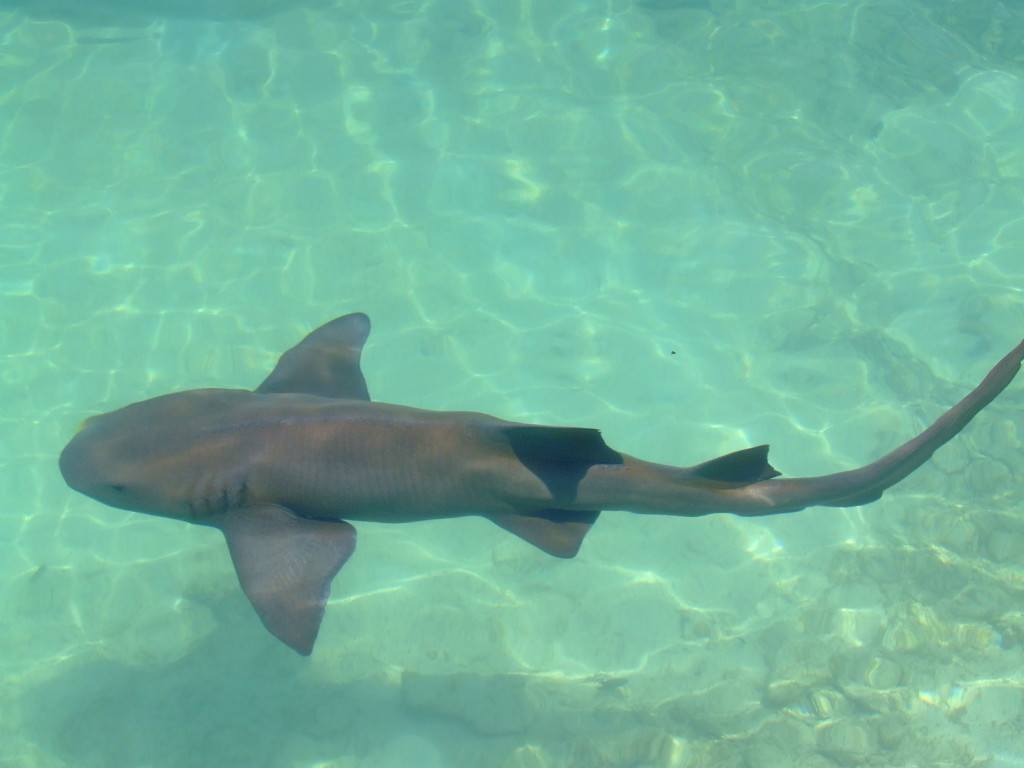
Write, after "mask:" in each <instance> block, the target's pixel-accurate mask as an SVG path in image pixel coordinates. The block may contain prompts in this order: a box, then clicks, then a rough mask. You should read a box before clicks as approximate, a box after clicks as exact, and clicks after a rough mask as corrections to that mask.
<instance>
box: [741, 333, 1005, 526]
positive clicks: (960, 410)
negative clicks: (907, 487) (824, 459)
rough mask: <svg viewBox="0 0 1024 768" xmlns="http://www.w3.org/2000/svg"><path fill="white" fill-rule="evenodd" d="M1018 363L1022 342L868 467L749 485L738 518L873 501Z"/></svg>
mask: <svg viewBox="0 0 1024 768" xmlns="http://www.w3.org/2000/svg"><path fill="white" fill-rule="evenodd" d="M1022 359H1024V341H1022V342H1021V343H1020V344H1018V345H1017V346H1016V347H1014V348H1013V350H1011V351H1010V352H1009V354H1007V355H1006V356H1005V357H1003V359H1002V360H1000V361H999V362H998V363H996V365H995V367H994V368H993V369H992V370H991V371H989V373H988V375H987V376H986V377H985V378H984V379H983V380H982V382H981V383H980V384H979V385H978V386H977V387H975V388H974V389H973V390H972V391H971V392H970V394H968V395H967V396H966V397H965V398H964V399H963V400H961V401H960V402H959V403H957V404H956V405H954V406H953V407H952V408H950V409H949V410H948V411H946V412H945V413H944V414H943V415H942V416H940V417H939V418H938V420H937V421H936V422H935V423H934V424H932V425H931V426H930V427H928V429H926V430H925V431H924V432H922V433H921V434H919V435H918V436H917V437H915V438H914V439H913V440H909V441H908V442H906V443H904V444H903V445H901V446H900V447H899V448H897V449H896V450H894V451H892V452H890V453H888V454H886V455H885V456H883V457H882V458H880V459H878V460H877V461H875V462H872V463H871V464H868V465H866V466H863V467H861V468H859V469H853V470H850V471H849V472H838V473H836V474H834V475H822V476H820V477H798V478H791V479H785V480H765V481H764V482H759V483H754V484H751V485H749V486H747V487H746V488H745V489H744V492H745V493H744V496H745V498H746V500H747V501H750V502H752V506H751V508H750V509H747V510H744V511H742V512H741V513H740V514H746V515H755V516H756V515H770V514H775V513H779V512H793V511H795V510H798V509H803V508H804V507H811V506H817V505H822V506H828V507H851V506H856V505H859V504H867V503H868V502H871V501H875V500H877V499H878V498H880V497H881V495H882V493H884V492H885V490H886V489H888V488H891V487H892V486H893V485H895V484H896V483H898V482H899V481H900V480H902V479H903V478H905V477H906V476H907V475H909V474H910V473H911V472H913V471H914V470H915V469H917V468H918V467H920V466H921V465H922V464H924V463H925V462H926V461H928V459H930V458H931V456H932V454H933V453H935V451H936V450H938V449H939V448H940V447H941V446H942V445H944V444H945V443H947V442H948V441H949V440H950V439H952V438H953V436H955V435H956V434H957V433H958V432H960V430H962V429H963V428H964V427H966V426H967V424H968V423H969V422H970V420H971V419H973V418H974V417H975V415H977V413H978V412H979V411H980V410H981V409H982V408H984V407H985V406H986V405H988V404H989V403H991V402H992V401H993V400H994V399H995V398H996V396H997V395H998V394H999V393H1000V392H1002V391H1003V390H1004V389H1006V386H1007V385H1008V384H1009V383H1010V382H1011V381H1013V377H1014V376H1016V375H1017V372H1018V371H1019V370H1020V366H1021V361H1022Z"/></svg>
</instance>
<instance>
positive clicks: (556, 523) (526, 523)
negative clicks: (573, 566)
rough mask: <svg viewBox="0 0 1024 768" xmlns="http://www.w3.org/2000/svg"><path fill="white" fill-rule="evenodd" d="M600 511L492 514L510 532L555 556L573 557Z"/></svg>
mask: <svg viewBox="0 0 1024 768" xmlns="http://www.w3.org/2000/svg"><path fill="white" fill-rule="evenodd" d="M599 514H601V513H600V512H575V511H573V510H569V509H545V510H542V511H541V512H537V513H536V514H533V515H491V516H490V519H491V520H492V521H493V522H494V523H495V524H496V525H500V526H501V527H502V528H504V529H505V530H506V531H508V532H509V533H514V534H515V535H516V536H518V537H519V538H521V539H523V540H525V541H528V542H530V543H531V544H533V546H535V547H537V548H538V549H542V550H544V551H545V552H547V553H548V554H549V555H554V556H555V557H566V558H568V557H575V556H576V553H577V552H579V551H580V545H581V544H583V537H584V536H586V535H587V533H588V532H589V531H590V526H592V525H593V524H594V521H595V520H597V516H598V515H599Z"/></svg>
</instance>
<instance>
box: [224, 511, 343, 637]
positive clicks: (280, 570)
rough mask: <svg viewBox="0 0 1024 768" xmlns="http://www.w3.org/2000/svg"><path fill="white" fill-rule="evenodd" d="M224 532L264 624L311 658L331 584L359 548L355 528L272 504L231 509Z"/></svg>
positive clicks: (241, 579)
mask: <svg viewBox="0 0 1024 768" xmlns="http://www.w3.org/2000/svg"><path fill="white" fill-rule="evenodd" d="M220 528H221V530H222V531H223V532H224V537H225V538H226V539H227V542H228V550H229V551H230V552H231V559H232V561H234V564H235V571H236V572H237V573H238V580H239V582H241V584H242V589H243V590H244V591H245V594H246V596H247V597H248V598H249V601H250V602H251V603H252V605H253V607H254V608H255V609H256V613H258V614H259V617H260V619H262V621H263V624H264V626H266V628H267V629H269V630H270V631H271V633H273V634H274V635H275V636H276V637H277V638H278V639H280V640H281V641H283V642H284V643H286V644H287V645H289V646H291V647H292V648H294V649H295V650H296V651H298V652H299V653H301V654H302V655H303V656H308V655H309V654H310V653H312V651H313V643H314V642H315V641H316V635H317V632H318V631H319V630H320V620H321V619H322V618H323V615H324V606H325V605H326V603H327V597H328V596H329V595H330V592H331V580H332V579H333V578H334V576H335V574H336V573H337V572H338V571H339V570H341V567H342V566H343V565H344V564H345V561H347V560H348V558H349V556H350V555H351V554H352V552H353V551H354V550H355V548H356V529H355V528H353V527H352V526H351V525H349V524H348V523H346V522H344V521H341V520H338V521H334V520H310V519H307V518H303V517H297V516H296V515H294V514H292V513H291V512H290V511H288V510H287V509H285V508H284V507H279V506H275V505H272V504H268V505H264V506H259V507H243V508H241V509H235V510H231V511H229V512H227V513H226V514H225V516H224V519H223V521H222V523H221V525H220Z"/></svg>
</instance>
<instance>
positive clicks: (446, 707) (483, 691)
mask: <svg viewBox="0 0 1024 768" xmlns="http://www.w3.org/2000/svg"><path fill="white" fill-rule="evenodd" d="M529 680H530V678H529V676H528V675H512V674H506V675H484V674H480V675H477V674H472V673H454V674H448V675H425V674H420V673H418V672H410V671H408V670H406V671H405V672H404V673H403V674H402V684H401V695H402V704H403V705H404V706H405V707H406V708H408V709H410V710H412V711H414V712H418V713H423V714H427V715H431V716H435V717H436V716H442V717H451V718H454V719H456V720H459V721H461V722H463V723H465V724H466V725H468V726H469V727H470V728H472V729H473V730H474V731H476V732H477V733H478V734H481V735H483V736H508V735H512V734H518V733H523V732H524V731H526V729H527V728H528V727H529V725H530V723H531V722H532V721H533V719H534V707H535V702H534V700H533V696H532V692H531V690H530V686H529V685H528V683H529Z"/></svg>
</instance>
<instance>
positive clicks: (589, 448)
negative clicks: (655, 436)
mask: <svg viewBox="0 0 1024 768" xmlns="http://www.w3.org/2000/svg"><path fill="white" fill-rule="evenodd" d="M502 431H503V432H504V434H505V437H507V438H508V442H509V445H511V446H512V450H513V451H514V452H515V454H516V458H517V459H519V461H521V462H522V463H523V466H525V467H526V468H527V469H529V470H530V471H531V472H533V474H535V475H536V476H537V477H539V478H540V479H541V480H542V481H543V483H544V485H546V486H547V487H548V490H549V491H550V492H551V496H552V497H553V498H554V499H555V500H556V501H560V502H563V503H564V502H567V501H573V500H574V499H575V498H576V486H577V485H579V482H580V480H582V479H583V476H584V475H585V474H587V470H588V469H590V467H592V466H593V465H594V464H621V463H622V455H621V454H619V453H616V452H615V451H613V450H612V449H611V448H609V447H608V446H607V444H605V442H604V438H602V437H601V433H600V432H599V431H598V430H596V429H581V428H578V427H504V428H503V429H502Z"/></svg>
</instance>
